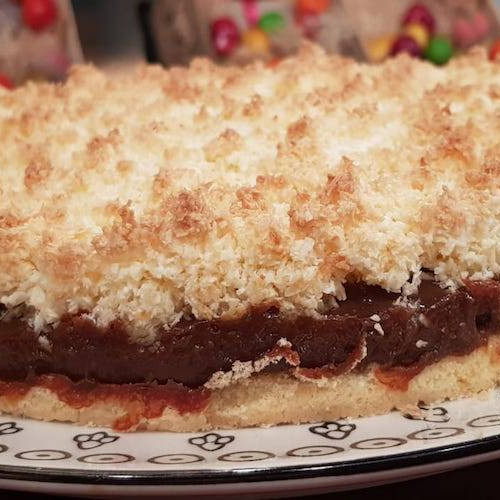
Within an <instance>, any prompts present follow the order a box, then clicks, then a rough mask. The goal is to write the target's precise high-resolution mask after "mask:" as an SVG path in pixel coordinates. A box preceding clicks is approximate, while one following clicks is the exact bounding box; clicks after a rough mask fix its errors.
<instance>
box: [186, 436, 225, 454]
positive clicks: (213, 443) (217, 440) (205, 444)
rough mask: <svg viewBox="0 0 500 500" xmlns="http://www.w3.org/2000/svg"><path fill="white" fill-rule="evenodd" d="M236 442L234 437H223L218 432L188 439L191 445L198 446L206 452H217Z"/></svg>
mask: <svg viewBox="0 0 500 500" xmlns="http://www.w3.org/2000/svg"><path fill="white" fill-rule="evenodd" d="M233 441H234V436H223V435H222V434H217V433H216V432H209V433H208V434H205V435H203V436H196V437H192V438H189V439H188V442H189V444H192V445H194V446H198V448H201V449H202V450H205V451H217V450H220V449H221V448H224V446H226V445H227V444H229V443H232V442H233Z"/></svg>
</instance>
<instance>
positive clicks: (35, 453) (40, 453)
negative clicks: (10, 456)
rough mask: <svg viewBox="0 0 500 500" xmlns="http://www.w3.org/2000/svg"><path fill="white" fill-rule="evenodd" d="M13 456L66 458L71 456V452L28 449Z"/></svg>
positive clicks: (51, 458)
mask: <svg viewBox="0 0 500 500" xmlns="http://www.w3.org/2000/svg"><path fill="white" fill-rule="evenodd" d="M14 456H15V457H16V458H19V459H20V460H66V459H68V458H71V453H68V452H67V451H62V450H30V451H22V452H21V453H16V454H15V455H14Z"/></svg>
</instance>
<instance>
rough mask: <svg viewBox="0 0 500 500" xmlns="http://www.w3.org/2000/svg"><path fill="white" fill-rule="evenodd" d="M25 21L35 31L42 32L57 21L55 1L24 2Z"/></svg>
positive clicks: (32, 0)
mask: <svg viewBox="0 0 500 500" xmlns="http://www.w3.org/2000/svg"><path fill="white" fill-rule="evenodd" d="M22 14H23V20H24V23H25V24H26V26H28V27H29V28H31V29H32V30H33V31H42V30H44V29H46V28H48V27H49V26H50V25H52V24H53V23H54V22H55V20H56V19H57V5H56V3H55V2H54V0H23V3H22Z"/></svg>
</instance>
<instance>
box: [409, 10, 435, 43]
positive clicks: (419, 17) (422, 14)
mask: <svg viewBox="0 0 500 500" xmlns="http://www.w3.org/2000/svg"><path fill="white" fill-rule="evenodd" d="M410 23H419V24H423V25H424V26H425V27H426V28H427V30H428V31H429V33H430V34H431V35H432V34H433V33H434V30H435V29H436V21H435V20H434V16H433V15H432V14H431V13H430V11H429V9H428V8H427V7H426V6H425V5H422V4H420V3H416V4H415V5H413V6H412V7H410V8H409V9H408V10H407V11H406V14H405V15H404V17H403V26H406V25H407V24H410Z"/></svg>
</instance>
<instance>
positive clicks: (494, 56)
mask: <svg viewBox="0 0 500 500" xmlns="http://www.w3.org/2000/svg"><path fill="white" fill-rule="evenodd" d="M499 58H500V39H499V40H497V41H496V42H495V43H494V44H493V45H492V46H491V48H490V59H491V60H492V61H495V60H498V59H499Z"/></svg>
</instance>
